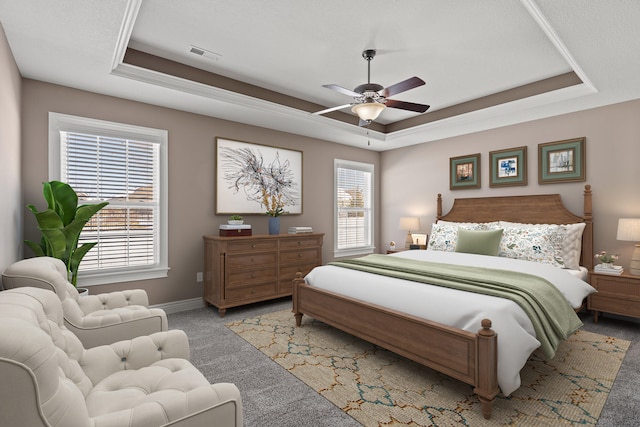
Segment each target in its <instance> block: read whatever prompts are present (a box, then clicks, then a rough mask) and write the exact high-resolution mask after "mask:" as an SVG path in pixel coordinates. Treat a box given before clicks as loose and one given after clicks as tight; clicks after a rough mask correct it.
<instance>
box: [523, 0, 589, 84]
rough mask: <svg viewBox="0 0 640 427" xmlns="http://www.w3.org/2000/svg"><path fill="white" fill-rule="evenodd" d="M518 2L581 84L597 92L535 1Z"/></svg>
mask: <svg viewBox="0 0 640 427" xmlns="http://www.w3.org/2000/svg"><path fill="white" fill-rule="evenodd" d="M520 1H521V2H522V5H523V6H524V7H525V8H526V9H527V11H528V12H529V13H530V14H531V17H532V18H533V20H534V21H535V22H536V23H537V24H538V26H540V28H541V29H542V31H543V32H544V33H545V34H546V36H547V37H548V38H549V40H550V41H551V43H553V45H554V46H555V48H556V49H557V50H558V52H559V53H560V55H562V56H563V58H564V59H565V61H567V63H568V64H569V66H570V67H571V68H572V69H573V71H574V72H575V73H576V74H577V75H578V77H579V78H580V80H582V82H583V83H584V84H586V85H587V86H589V87H591V88H592V89H593V91H594V92H597V91H598V89H597V88H596V87H595V85H594V84H593V82H592V81H591V79H589V77H588V76H587V74H586V73H585V72H584V70H583V69H582V67H581V66H580V64H578V62H577V61H576V60H575V58H574V57H573V55H572V54H571V52H569V49H568V48H567V46H566V45H565V43H564V42H563V41H562V39H560V36H559V35H558V33H557V32H556V30H555V29H554V28H553V27H552V26H551V23H549V20H548V19H547V18H546V16H544V14H543V13H542V11H541V10H540V8H539V7H538V5H537V4H536V2H535V0H520Z"/></svg>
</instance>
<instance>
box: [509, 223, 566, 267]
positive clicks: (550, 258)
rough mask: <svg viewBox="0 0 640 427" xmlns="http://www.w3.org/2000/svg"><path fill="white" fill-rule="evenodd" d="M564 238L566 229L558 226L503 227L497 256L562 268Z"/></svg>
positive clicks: (563, 263)
mask: <svg viewBox="0 0 640 427" xmlns="http://www.w3.org/2000/svg"><path fill="white" fill-rule="evenodd" d="M566 236H567V229H566V228H565V227H563V226H560V225H545V226H543V227H504V231H503V233H502V241H501V242H500V252H499V253H498V256H502V257H506V258H516V259H523V260H526V261H534V262H539V263H542V264H551V265H555V266H556V267H561V268H563V267H564V266H565V262H564V260H563V258H562V255H561V249H562V243H563V242H564V240H565V238H566Z"/></svg>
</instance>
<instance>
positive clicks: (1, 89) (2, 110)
mask: <svg viewBox="0 0 640 427" xmlns="http://www.w3.org/2000/svg"><path fill="white" fill-rule="evenodd" d="M20 90H21V78H20V72H19V71H18V67H17V66H16V62H15V60H14V58H13V54H12V53H11V50H10V48H9V44H8V43H7V38H6V36H5V34H4V30H3V29H2V25H0V94H2V96H0V183H1V184H2V185H0V200H1V201H2V202H1V206H2V208H1V209H0V271H2V270H4V269H5V267H7V266H8V265H9V264H11V263H13V262H15V261H17V260H18V259H20V258H21V256H22V194H21V188H22V187H21V184H20V170H21V169H20V166H21V165H20V105H21V94H20ZM0 280H1V279H0Z"/></svg>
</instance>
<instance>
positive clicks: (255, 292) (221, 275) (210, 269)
mask: <svg viewBox="0 0 640 427" xmlns="http://www.w3.org/2000/svg"><path fill="white" fill-rule="evenodd" d="M323 236H324V233H304V234H280V235H275V236H273V235H256V236H249V237H221V236H203V238H204V264H205V282H204V300H205V301H206V302H207V303H209V304H212V305H214V306H215V307H217V308H218V311H219V313H220V316H221V317H222V316H224V314H225V312H226V310H227V308H230V307H237V306H239V305H244V304H250V303H253V302H258V301H265V300H269V299H274V298H280V297H285V296H289V295H291V293H292V282H293V278H294V277H295V275H296V273H298V272H300V273H301V274H303V275H306V274H307V273H309V271H311V270H312V269H313V268H314V267H316V266H318V265H321V264H322V239H323Z"/></svg>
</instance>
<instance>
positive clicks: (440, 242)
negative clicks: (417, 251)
mask: <svg viewBox="0 0 640 427" xmlns="http://www.w3.org/2000/svg"><path fill="white" fill-rule="evenodd" d="M458 228H462V229H464V230H487V229H488V228H487V224H482V223H475V222H473V223H471V222H464V223H463V222H448V221H447V222H445V221H438V222H437V223H435V224H432V225H431V236H429V246H428V247H427V250H432V251H445V252H455V250H456V244H457V242H458Z"/></svg>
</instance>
